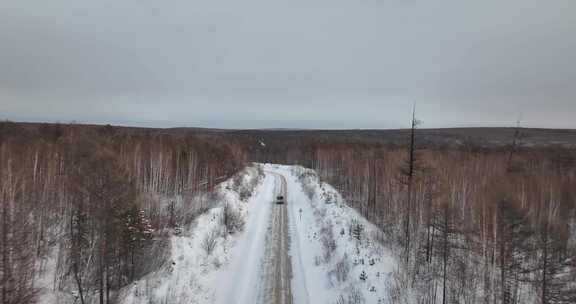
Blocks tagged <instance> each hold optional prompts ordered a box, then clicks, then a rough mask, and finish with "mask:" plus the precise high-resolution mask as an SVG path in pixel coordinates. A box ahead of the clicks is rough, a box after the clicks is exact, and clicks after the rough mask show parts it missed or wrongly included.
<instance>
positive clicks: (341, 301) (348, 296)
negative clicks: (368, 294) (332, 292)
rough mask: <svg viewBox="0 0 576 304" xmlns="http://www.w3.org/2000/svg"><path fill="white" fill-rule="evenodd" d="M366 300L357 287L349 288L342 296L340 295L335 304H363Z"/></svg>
mask: <svg viewBox="0 0 576 304" xmlns="http://www.w3.org/2000/svg"><path fill="white" fill-rule="evenodd" d="M364 303H366V299H365V298H364V295H363V294H362V292H361V291H360V290H358V287H356V286H351V287H350V288H349V290H346V293H345V294H344V295H342V294H341V295H340V296H339V297H338V300H337V301H336V304H364Z"/></svg>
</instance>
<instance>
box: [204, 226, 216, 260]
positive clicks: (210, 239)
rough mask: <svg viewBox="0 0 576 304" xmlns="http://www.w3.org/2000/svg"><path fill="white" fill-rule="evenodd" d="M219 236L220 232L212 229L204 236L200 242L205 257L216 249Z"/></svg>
mask: <svg viewBox="0 0 576 304" xmlns="http://www.w3.org/2000/svg"><path fill="white" fill-rule="evenodd" d="M219 236H220V232H219V231H218V229H212V230H210V231H209V232H208V233H206V235H205V236H204V239H203V240H202V249H204V251H205V252H206V254H207V255H209V254H211V253H212V251H214V248H216V244H217V243H218V237H219Z"/></svg>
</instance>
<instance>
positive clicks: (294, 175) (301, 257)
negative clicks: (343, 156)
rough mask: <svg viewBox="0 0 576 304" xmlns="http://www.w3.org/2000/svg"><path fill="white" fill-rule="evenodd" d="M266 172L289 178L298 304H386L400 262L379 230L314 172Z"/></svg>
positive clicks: (273, 168) (285, 168) (274, 168)
mask: <svg viewBox="0 0 576 304" xmlns="http://www.w3.org/2000/svg"><path fill="white" fill-rule="evenodd" d="M264 168H265V170H267V171H272V172H276V173H279V174H282V175H283V176H285V177H286V179H287V187H288V191H287V192H288V201H287V206H288V210H289V223H290V239H291V247H290V255H291V256H292V265H293V266H292V269H293V274H294V277H293V280H292V289H293V290H292V292H293V295H294V303H298V304H300V303H311V304H312V303H314V304H315V303H327V304H328V303H387V302H388V301H387V299H388V297H387V293H386V291H387V290H386V286H388V281H387V280H388V279H389V276H390V273H391V272H392V271H393V270H394V269H395V265H396V263H395V260H394V259H393V258H392V253H391V252H389V251H388V250H386V249H385V248H384V247H383V246H382V245H381V244H379V243H378V242H376V241H375V235H376V233H377V231H378V230H377V228H376V227H375V226H374V225H372V224H371V223H369V222H368V221H367V220H365V219H364V218H363V217H362V216H361V215H360V214H358V212H356V211H355V210H353V209H352V208H349V207H348V206H347V205H346V204H345V202H344V200H343V199H342V197H341V196H340V195H339V194H338V192H337V191H336V190H335V189H334V188H332V187H331V186H330V185H328V184H326V183H323V182H321V181H320V180H319V178H318V176H317V175H316V173H315V172H314V171H313V170H309V169H305V168H302V167H298V166H279V165H270V164H267V165H264Z"/></svg>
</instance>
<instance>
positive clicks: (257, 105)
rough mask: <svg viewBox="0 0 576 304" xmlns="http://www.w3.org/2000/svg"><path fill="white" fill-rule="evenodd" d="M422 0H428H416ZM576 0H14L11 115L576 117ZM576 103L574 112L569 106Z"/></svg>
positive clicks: (5, 24) (475, 121)
mask: <svg viewBox="0 0 576 304" xmlns="http://www.w3.org/2000/svg"><path fill="white" fill-rule="evenodd" d="M417 2H419V3H417ZM574 11H576V3H575V2H574V1H570V0H567V1H560V0H558V1H545V2H544V1H535V0H523V1H520V0H515V1H506V2H502V1H481V2H480V1H478V2H476V3H467V2H462V1H441V2H430V1H416V2H410V3H406V2H403V1H392V0H382V1H375V0H360V1H344V0H335V1H325V0H312V1H301V0H295V1H290V2H279V1H276V2H271V1H261V0H248V1H242V2H238V1H232V0H223V1H220V2H218V3H216V2H214V1H170V2H169V3H168V2H163V3H160V2H157V1H141V0H140V1H136V0H126V1H93V2H90V3H82V2H79V1H71V0H67V1H64V0H60V1H50V2H40V3H34V4H31V3H26V2H25V1H16V0H9V1H5V3H3V5H2V9H1V10H0V20H2V26H1V27H0V41H2V46H1V47H0V105H1V112H2V113H3V115H4V116H5V117H4V118H11V119H24V120H28V119H35V120H59V121H70V120H78V121H86V122H112V123H125V124H138V125H151V126H173V125H195V126H210V127H312V128H354V127H357V128H379V127H381V128H389V127H401V126H405V125H406V121H407V119H408V116H409V112H410V108H411V105H412V103H413V102H415V101H416V102H417V104H418V109H419V113H420V114H419V116H420V117H421V118H422V119H423V120H424V121H425V123H426V124H425V125H424V126H426V127H447V126H463V125H511V124H512V123H513V121H514V120H515V119H516V117H517V116H518V114H519V113H522V116H523V120H524V121H525V124H526V125H527V126H540V127H571V128H574V127H576V122H575V121H574V120H573V118H572V117H571V116H572V114H573V113H576V86H574V84H575V83H576V66H575V65H576V55H575V54H576V22H574V13H573V12H574ZM571 113H572V114H571Z"/></svg>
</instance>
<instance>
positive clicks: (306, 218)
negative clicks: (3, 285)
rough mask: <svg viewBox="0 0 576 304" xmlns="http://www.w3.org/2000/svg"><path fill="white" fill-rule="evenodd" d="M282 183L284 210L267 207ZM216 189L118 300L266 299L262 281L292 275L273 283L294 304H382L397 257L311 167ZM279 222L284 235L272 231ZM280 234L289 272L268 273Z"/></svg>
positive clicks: (53, 298) (251, 172)
mask: <svg viewBox="0 0 576 304" xmlns="http://www.w3.org/2000/svg"><path fill="white" fill-rule="evenodd" d="M258 167H260V168H258ZM259 169H262V170H259ZM262 172H265V174H264V176H260V175H261V174H262ZM255 179H258V180H259V182H258V185H257V186H256V188H255V189H254V191H253V193H252V195H251V196H249V197H248V198H247V199H246V193H243V194H240V193H239V192H241V190H239V189H238V188H242V186H243V185H247V184H249V183H251V182H253V181H254V180H255ZM280 179H282V180H285V185H284V186H282V188H283V187H285V188H286V189H285V192H286V193H285V195H286V205H285V206H286V207H284V206H282V207H280V206H278V205H275V204H274V199H275V196H276V195H278V193H279V192H278V191H279V190H278V189H279V186H278V185H279V180H280ZM283 183H284V182H282V183H280V184H283ZM244 189H245V188H244ZM216 191H217V195H216V196H214V197H216V198H217V200H218V202H216V203H215V204H212V205H211V206H213V207H212V208H210V209H209V210H208V211H206V212H204V213H203V214H201V215H199V216H197V217H196V218H195V219H194V221H193V222H192V223H191V224H190V225H188V226H186V227H183V230H182V233H180V234H178V235H172V236H170V239H169V241H168V244H169V247H170V248H169V249H168V252H169V258H168V260H167V261H166V262H165V263H164V264H163V266H161V267H160V268H159V269H158V270H156V271H155V272H152V273H149V274H147V275H146V276H144V277H143V278H141V279H140V280H138V281H136V282H134V283H132V284H131V285H129V286H127V287H125V288H123V289H122V290H121V291H120V293H119V299H118V302H119V303H122V304H156V303H173V304H178V303H200V304H208V303H217V304H258V303H265V304H268V302H270V301H271V300H270V299H271V298H272V297H271V296H269V295H267V294H268V293H270V292H269V290H270V288H271V287H270V286H271V282H270V280H277V278H279V277H282V278H283V277H288V278H289V277H290V274H291V275H292V278H291V280H290V284H281V285H276V287H274V288H276V289H278V287H277V286H289V287H288V288H287V289H290V290H289V291H285V294H291V295H292V297H293V301H292V303H295V304H300V303H301V304H317V303H318V304H324V303H326V304H333V303H334V304H347V303H374V304H379V303H387V302H388V300H387V299H388V296H387V289H386V286H388V285H389V284H388V280H389V279H390V273H391V272H392V271H393V270H394V269H396V266H395V265H396V263H395V261H394V259H393V258H392V254H391V253H390V252H389V251H388V250H386V249H385V248H384V247H383V246H382V245H381V244H379V243H378V242H376V241H375V239H376V237H375V235H376V233H377V232H378V229H377V228H376V227H374V226H373V225H372V224H370V223H369V222H368V221H366V220H365V219H364V218H363V217H362V216H360V215H359V214H358V213H357V212H356V211H355V210H353V209H351V208H349V207H348V206H347V205H346V203H345V202H344V200H343V199H342V197H341V196H340V195H339V194H338V192H337V191H336V190H335V189H334V188H332V187H331V186H330V185H328V184H326V183H323V182H321V181H320V180H319V178H318V176H317V175H316V173H315V172H314V171H312V170H309V169H305V168H302V167H298V166H280V165H272V164H256V165H254V166H251V167H248V168H247V169H245V170H244V171H243V173H242V178H241V181H240V185H238V180H236V183H235V182H234V181H233V179H230V180H228V181H225V182H224V183H222V184H220V185H219V186H218V187H217V189H216ZM241 196H244V197H245V199H244V200H242V199H241ZM225 206H227V208H231V209H232V210H233V211H234V212H235V213H236V214H237V215H239V216H240V218H241V219H242V220H243V221H244V222H245V225H244V226H243V229H242V230H240V231H236V232H235V233H231V234H230V233H228V232H227V231H225V230H224V225H223V222H222V216H223V214H224V212H225V211H224V210H225ZM273 208H276V209H273ZM278 208H283V209H278ZM278 210H284V211H282V212H284V215H285V214H286V210H287V214H288V219H287V221H285V220H282V221H279V220H278V218H279V217H276V215H278V214H282V213H278ZM273 219H275V220H273ZM286 223H287V224H286ZM277 225H282V227H283V228H282V229H278V227H275V226H277ZM285 228H286V229H288V233H287V237H278V235H280V234H278V235H276V232H274V231H285ZM283 233H285V232H283ZM271 234H275V235H276V236H274V237H271V236H270V235H271ZM282 235H284V234H282ZM279 240H283V242H287V243H289V244H288V248H289V249H288V255H289V257H288V258H287V259H283V260H284V261H288V262H287V263H288V265H289V266H290V265H291V269H289V270H288V272H287V273H288V275H284V274H280V275H278V274H277V273H275V272H277V271H276V270H271V269H266V268H267V267H268V268H270V267H273V266H269V265H277V264H275V263H273V262H271V260H275V259H277V258H278V248H281V249H280V251H281V252H284V251H285V250H286V249H284V248H285V247H286V246H285V245H282V246H279V245H278V244H276V243H275V242H280V241H279ZM271 243H273V244H271ZM271 248H276V249H271ZM270 252H275V253H274V256H270ZM46 266H47V267H46V268H47V272H46V275H45V280H43V281H42V282H41V285H42V286H46V288H45V290H48V289H49V288H50V286H49V285H50V282H53V280H52V278H51V277H53V276H54V274H53V273H52V272H53V271H50V269H52V268H53V266H54V265H52V264H50V261H48V263H47V265H46ZM282 269H284V268H282ZM72 289H73V288H72ZM282 289H284V288H283V287H282ZM263 294H264V296H263ZM40 298H41V299H44V300H45V301H43V302H42V303H46V304H51V303H57V302H58V300H57V298H59V296H57V295H56V294H55V293H54V292H45V294H44V296H42V297H40ZM274 301H276V302H278V300H274ZM280 302H282V303H284V302H285V301H283V300H282V301H280Z"/></svg>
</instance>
